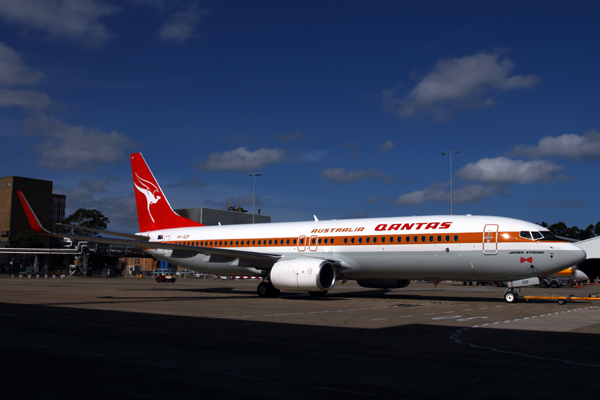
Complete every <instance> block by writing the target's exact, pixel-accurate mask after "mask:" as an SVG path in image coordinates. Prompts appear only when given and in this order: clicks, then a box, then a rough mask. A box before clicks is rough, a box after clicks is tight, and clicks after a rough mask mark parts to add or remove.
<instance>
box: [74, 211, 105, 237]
mask: <svg viewBox="0 0 600 400" xmlns="http://www.w3.org/2000/svg"><path fill="white" fill-rule="evenodd" d="M109 222H110V221H109V220H108V218H106V217H105V216H104V215H102V213H101V212H100V211H98V210H86V209H84V208H80V209H79V210H77V211H75V212H74V213H73V214H71V215H69V216H68V217H67V218H65V219H64V221H63V223H65V224H68V225H74V226H81V227H85V228H94V229H106V227H107V225H108V223H109ZM71 230H72V233H73V234H74V235H85V236H99V234H98V233H96V232H91V231H84V230H80V229H71Z"/></svg>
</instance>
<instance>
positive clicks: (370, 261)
mask: <svg viewBox="0 0 600 400" xmlns="http://www.w3.org/2000/svg"><path fill="white" fill-rule="evenodd" d="M540 231H544V232H547V230H546V229H545V228H542V227H540V226H539V225H536V224H532V223H529V222H525V221H520V220H516V219H510V218H503V217H491V216H447V215H432V216H419V217H396V218H371V219H352V220H333V221H311V222H289V223H273V224H254V225H224V226H202V227H190V228H176V229H165V230H160V231H151V232H144V233H143V234H144V235H149V236H150V240H151V241H153V242H167V243H174V244H181V245H189V246H196V247H198V246H199V247H211V248H223V249H232V250H238V251H248V252H256V253H268V254H275V255H281V256H282V257H281V260H290V259H294V258H299V257H310V258H317V259H325V260H329V261H331V262H333V263H334V265H335V266H336V268H337V271H338V278H340V279H341V278H344V279H352V280H354V279H457V280H512V279H521V278H528V277H532V276H546V275H550V274H552V273H555V272H558V271H561V270H562V269H565V268H567V267H570V266H573V265H576V264H577V263H579V262H581V261H582V260H583V259H584V258H585V252H584V251H583V250H582V249H580V248H579V247H577V246H575V245H573V244H571V243H567V242H563V241H560V240H558V239H544V240H539V238H538V239H533V238H526V236H527V235H523V234H522V232H540ZM523 236H525V237H523ZM535 236H536V235H533V237H535ZM146 251H148V252H149V253H151V254H152V255H154V256H155V257H156V258H159V259H162V260H166V261H168V262H170V263H172V264H175V265H177V266H180V267H183V268H188V269H192V270H196V271H201V272H208V273H215V274H222V275H263V276H265V274H266V271H265V270H264V269H263V268H261V266H260V265H247V264H245V266H243V265H241V264H240V263H239V262H238V260H235V259H219V258H218V257H208V256H205V255H204V254H195V255H193V254H192V255H188V256H184V257H180V256H176V255H177V252H174V251H173V250H159V249H149V250H146ZM174 256H175V257H174Z"/></svg>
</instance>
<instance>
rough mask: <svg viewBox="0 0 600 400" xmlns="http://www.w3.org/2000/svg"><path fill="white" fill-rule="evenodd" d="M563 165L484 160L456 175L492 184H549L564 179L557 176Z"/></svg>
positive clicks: (536, 161)
mask: <svg viewBox="0 0 600 400" xmlns="http://www.w3.org/2000/svg"><path fill="white" fill-rule="evenodd" d="M563 168H564V167H563V166H562V165H559V164H556V163H554V162H552V161H545V160H535V161H528V162H524V161H522V160H511V159H510V158H507V157H496V158H483V159H481V160H479V161H477V162H476V163H469V164H467V165H465V166H464V167H463V168H461V169H460V171H458V172H457V173H456V176H457V177H458V178H460V179H469V180H471V181H481V182H485V183H492V184H509V183H519V184H521V185H524V184H528V183H540V182H548V181H553V180H556V179H564V178H563V177H562V176H558V175H556V172H558V171H560V170H562V169H563Z"/></svg>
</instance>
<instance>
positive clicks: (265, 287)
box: [256, 282, 280, 298]
mask: <svg viewBox="0 0 600 400" xmlns="http://www.w3.org/2000/svg"><path fill="white" fill-rule="evenodd" d="M256 292H257V293H258V296H259V297H263V298H267V297H277V296H279V293H280V291H279V289H276V288H275V286H273V284H272V283H271V282H261V283H260V285H258V287H257V288H256Z"/></svg>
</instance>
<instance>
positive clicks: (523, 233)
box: [519, 231, 531, 239]
mask: <svg viewBox="0 0 600 400" xmlns="http://www.w3.org/2000/svg"><path fill="white" fill-rule="evenodd" d="M519 236H521V237H522V238H524V239H531V232H529V231H521V233H519Z"/></svg>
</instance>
